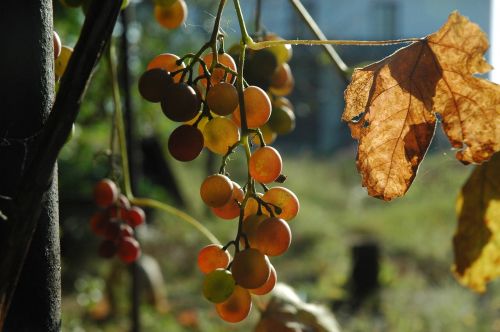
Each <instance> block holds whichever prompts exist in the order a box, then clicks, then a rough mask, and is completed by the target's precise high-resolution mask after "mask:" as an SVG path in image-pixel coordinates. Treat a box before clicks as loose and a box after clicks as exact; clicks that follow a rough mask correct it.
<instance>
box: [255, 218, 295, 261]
mask: <svg viewBox="0 0 500 332" xmlns="http://www.w3.org/2000/svg"><path fill="white" fill-rule="evenodd" d="M255 238H256V241H255V242H256V243H255V247H256V248H257V249H259V251H260V252H261V253H263V254H265V255H268V256H279V255H281V254H283V253H284V252H285V251H287V250H288V248H289V247H290V243H291V242H292V232H291V231H290V226H288V224H287V222H286V221H284V220H283V219H280V218H268V219H266V220H264V221H263V222H262V223H260V225H259V226H258V228H257V231H256V234H255Z"/></svg>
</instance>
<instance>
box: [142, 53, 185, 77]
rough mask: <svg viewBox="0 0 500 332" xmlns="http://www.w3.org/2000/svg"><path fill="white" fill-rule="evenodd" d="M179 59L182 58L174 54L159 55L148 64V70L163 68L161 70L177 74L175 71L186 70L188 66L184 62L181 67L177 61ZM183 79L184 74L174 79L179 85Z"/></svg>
mask: <svg viewBox="0 0 500 332" xmlns="http://www.w3.org/2000/svg"><path fill="white" fill-rule="evenodd" d="M179 59H180V58H179V57H178V56H177V55H175V54H172V53H163V54H159V55H157V56H156V57H154V58H153V60H151V61H150V62H149V63H148V66H147V69H148V70H149V69H153V68H161V69H164V70H166V71H167V72H169V73H171V72H175V71H178V70H180V69H184V68H186V65H185V64H184V62H181V64H180V65H178V64H177V60H179ZM181 77H182V73H178V74H177V75H175V76H174V77H173V78H174V82H175V83H179V82H180V80H181Z"/></svg>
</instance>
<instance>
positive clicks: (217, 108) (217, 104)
mask: <svg viewBox="0 0 500 332" xmlns="http://www.w3.org/2000/svg"><path fill="white" fill-rule="evenodd" d="M207 103H208V107H209V108H210V110H212V111H213V112H214V113H215V114H218V115H229V114H231V113H233V112H234V110H235V109H236V107H237V106H238V91H237V90H236V88H235V87H234V85H232V84H229V83H226V82H220V83H217V84H215V85H214V86H212V87H211V88H210V90H208V93H207Z"/></svg>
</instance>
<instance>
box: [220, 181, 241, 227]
mask: <svg viewBox="0 0 500 332" xmlns="http://www.w3.org/2000/svg"><path fill="white" fill-rule="evenodd" d="M244 196H245V193H244V192H243V189H241V187H240V185H239V184H237V183H236V182H233V195H232V196H231V199H230V200H229V202H228V203H227V204H225V205H224V206H222V207H220V208H212V212H213V213H214V214H215V215H216V216H217V217H219V218H222V219H228V220H230V219H234V218H237V217H238V216H239V215H240V205H239V204H238V203H241V201H243V198H244Z"/></svg>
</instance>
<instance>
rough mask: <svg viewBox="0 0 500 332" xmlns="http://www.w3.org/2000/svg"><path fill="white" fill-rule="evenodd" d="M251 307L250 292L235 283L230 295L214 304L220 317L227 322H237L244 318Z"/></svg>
mask: <svg viewBox="0 0 500 332" xmlns="http://www.w3.org/2000/svg"><path fill="white" fill-rule="evenodd" d="M251 309H252V297H251V296H250V292H249V291H248V290H246V289H245V288H243V287H240V286H238V285H236V287H235V288H234V291H233V293H232V294H231V296H230V297H229V298H228V299H227V300H226V301H224V302H222V303H217V304H216V305H215V310H216V311H217V314H218V315H219V317H220V318H222V319H223V320H225V321H226V322H229V323H238V322H241V321H242V320H243V319H245V318H246V317H247V316H248V314H249V313H250V310H251Z"/></svg>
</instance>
